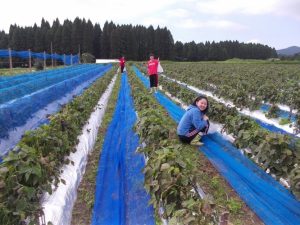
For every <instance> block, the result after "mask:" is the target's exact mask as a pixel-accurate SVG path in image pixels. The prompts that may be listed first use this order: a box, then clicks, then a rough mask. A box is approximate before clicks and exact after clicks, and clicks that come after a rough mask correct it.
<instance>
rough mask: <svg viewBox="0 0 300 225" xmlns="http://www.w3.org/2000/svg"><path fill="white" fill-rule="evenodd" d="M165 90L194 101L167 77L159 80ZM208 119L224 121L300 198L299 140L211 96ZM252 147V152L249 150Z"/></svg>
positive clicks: (255, 157) (239, 142)
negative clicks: (263, 124) (286, 181)
mask: <svg viewBox="0 0 300 225" xmlns="http://www.w3.org/2000/svg"><path fill="white" fill-rule="evenodd" d="M160 83H161V84H162V86H163V89H164V90H165V91H168V92H169V93H171V94H172V95H173V96H176V97H177V98H179V99H181V100H182V101H183V102H184V103H185V104H189V103H191V101H192V99H194V98H195V97H196V94H195V93H194V92H192V91H190V90H188V89H185V88H183V87H181V86H180V85H179V84H177V83H175V82H171V81H169V80H167V79H165V78H161V79H160ZM209 103H210V110H209V118H210V119H211V120H212V121H215V122H218V123H221V124H223V129H222V130H223V131H225V132H226V133H228V134H231V135H233V136H234V138H235V141H234V144H235V145H236V146H237V147H238V148H240V149H245V150H247V151H245V152H246V154H247V156H248V157H249V158H251V159H252V160H253V161H254V162H255V163H257V164H258V165H259V166H260V167H261V168H262V169H264V170H265V171H267V170H269V171H270V173H271V174H273V175H275V176H276V179H278V180H279V179H280V178H281V177H283V178H284V179H287V180H288V181H289V183H290V185H291V191H292V192H293V193H294V194H295V195H296V196H297V197H298V198H300V188H299V184H300V179H299V174H300V167H299V163H300V140H299V139H294V138H292V137H290V136H287V135H282V134H276V133H272V132H269V131H267V130H265V129H263V128H261V127H260V126H259V125H258V124H257V123H256V122H255V121H254V120H253V119H251V118H250V117H247V116H243V115H241V114H239V113H238V111H237V109H236V108H227V107H226V106H225V105H223V104H221V103H218V102H216V101H215V100H214V99H212V98H209ZM249 150H250V151H249Z"/></svg>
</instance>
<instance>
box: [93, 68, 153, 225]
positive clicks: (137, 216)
mask: <svg viewBox="0 0 300 225" xmlns="http://www.w3.org/2000/svg"><path fill="white" fill-rule="evenodd" d="M135 121H136V113H135V111H134V104H133V100H132V97H131V96H130V86H129V84H128V81H127V75H126V73H123V75H122V80H121V88H120V92H119V97H118V101H117V105H116V109H115V112H114V115H113V119H112V121H111V123H110V125H109V127H108V129H107V133H106V136H105V140H104V144H103V148H102V153H101V158H100V160H99V167H98V174H97V180H96V193H95V204H94V209H93V216H92V224H93V225H107V224H110V225H117V224H118V225H119V224H128V225H136V224H147V225H152V224H155V220H154V216H153V215H154V210H153V207H152V206H149V205H148V204H149V200H150V197H149V195H148V194H147V193H146V191H145V189H144V175H143V173H142V169H143V167H144V165H145V162H144V157H143V155H142V154H139V153H136V152H135V151H136V149H137V147H138V145H139V138H138V136H137V134H135V133H134V131H133V127H134V124H135Z"/></svg>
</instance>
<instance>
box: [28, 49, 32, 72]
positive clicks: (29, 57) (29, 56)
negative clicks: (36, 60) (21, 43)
mask: <svg viewBox="0 0 300 225" xmlns="http://www.w3.org/2000/svg"><path fill="white" fill-rule="evenodd" d="M28 61H29V69H30V70H31V51H30V49H28Z"/></svg>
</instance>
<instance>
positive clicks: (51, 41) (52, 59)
mask: <svg viewBox="0 0 300 225" xmlns="http://www.w3.org/2000/svg"><path fill="white" fill-rule="evenodd" d="M51 61H52V68H53V49H52V41H51Z"/></svg>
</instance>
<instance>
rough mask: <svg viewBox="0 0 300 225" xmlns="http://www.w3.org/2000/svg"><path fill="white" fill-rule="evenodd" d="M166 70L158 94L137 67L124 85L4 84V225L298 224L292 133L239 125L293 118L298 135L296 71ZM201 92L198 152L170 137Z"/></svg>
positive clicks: (79, 69) (75, 69) (167, 66)
mask: <svg viewBox="0 0 300 225" xmlns="http://www.w3.org/2000/svg"><path fill="white" fill-rule="evenodd" d="M162 66H163V68H164V74H162V75H161V76H160V78H159V83H160V90H159V91H158V92H157V93H154V94H149V90H148V88H149V80H148V78H147V76H145V74H143V72H144V73H145V67H144V66H143V65H142V64H141V63H140V62H129V63H128V65H127V66H126V72H124V73H123V74H118V73H117V72H116V71H117V67H116V66H112V65H91V64H84V65H77V66H71V67H66V68H60V69H55V70H53V71H44V72H36V73H32V74H29V75H28V74H27V75H20V76H15V77H14V78H8V79H5V78H3V79H2V80H0V88H1V89H0V91H1V92H0V113H2V114H1V115H2V117H1V118H2V119H1V118H0V122H1V132H0V138H1V142H0V147H1V153H2V154H1V157H2V160H3V161H2V162H1V163H0V206H1V208H0V223H1V224H7V225H10V224H19V223H21V222H24V221H27V222H30V223H31V224H40V225H44V224H53V225H55V224H75V225H79V224H94V225H96V224H102V225H105V224H121V223H122V224H124V223H125V224H147V225H148V224H149V225H150V224H170V225H175V224H180V225H181V224H184V225H198V224H224V225H225V224H237V225H239V224H246V225H250V224H274V223H275V222H276V223H277V222H278V221H279V222H278V223H279V224H297V223H298V222H300V211H299V209H300V203H299V201H298V199H299V198H300V188H299V184H300V179H299V175H300V168H299V164H300V155H299V151H300V141H299V137H298V136H297V135H298V134H295V133H292V132H291V133H289V132H287V131H284V132H282V130H280V129H279V128H276V126H275V125H273V124H267V123H263V122H261V121H260V120H258V119H255V118H253V117H252V114H249V115H250V116H249V115H245V114H243V112H244V111H243V110H244V109H247V110H249V111H250V112H251V111H253V110H258V111H261V112H263V113H264V114H263V115H264V116H265V114H266V116H267V117H269V118H270V117H276V118H277V119H278V120H280V119H282V118H283V111H284V110H283V109H287V108H288V109H290V110H289V111H287V112H286V114H284V115H285V116H286V117H287V118H286V117H284V118H285V119H287V120H289V121H288V125H287V126H289V125H291V126H294V127H296V128H297V123H298V121H299V119H298V114H297V113H298V112H299V109H300V107H299V102H298V100H297V95H298V94H299V77H300V75H299V72H298V70H297V65H281V64H269V63H266V64H263V63H249V64H245V63H236V62H235V63H174V62H162ZM297 82H298V83H297ZM192 87H193V88H194V87H195V88H194V89H193V88H192ZM196 88H197V90H200V91H203V92H205V93H210V95H209V96H208V97H209V103H210V110H209V114H208V116H209V118H210V121H211V129H210V132H209V133H208V135H206V136H204V137H203V138H202V139H203V140H202V141H203V143H204V145H203V146H201V147H200V148H199V147H195V146H191V145H183V144H182V143H180V142H179V140H178V137H177V134H176V127H177V123H178V122H179V120H180V118H181V117H182V115H183V113H184V109H185V107H186V105H188V104H190V102H191V101H192V100H193V99H194V98H195V97H196V96H197V95H199V93H198V92H197V91H195V90H196ZM274 89H276V90H277V91H274ZM286 89H288V90H290V91H291V92H292V93H293V95H292V94H291V93H289V92H288V91H287V90H286ZM264 90H265V91H264ZM266 90H267V91H266ZM269 91H270V93H269ZM28 97H30V98H29V99H27V98H28ZM221 98H222V101H221V100H220V99H221ZM62 99H64V101H62ZM285 99H286V100H285ZM228 102H229V103H230V104H229V103H228ZM226 103H228V104H226ZM50 105H51V107H50ZM52 108H53V109H52ZM274 108H275V109H276V110H274ZM8 112H10V113H8ZM24 112H27V113H24ZM41 112H43V114H40V113H41ZM15 116H16V117H15ZM7 121H9V122H7ZM28 121H31V122H30V124H28V123H29V122H28ZM20 127H21V128H22V129H20ZM17 131H18V132H19V134H20V135H19V139H18V140H17V141H16V140H14V138H11V137H12V136H13V137H14V135H15V133H14V132H17ZM8 140H10V144H11V147H10V148H6V147H5V146H6V145H4V144H3V143H8ZM81 180H82V181H81ZM80 181H81V182H80ZM76 196H77V197H76ZM274 196H278V197H274ZM275 205H276V207H274V206H275ZM73 206H74V207H73ZM271 208H272V210H270V209H271ZM115 215H119V216H118V217H116V216H115Z"/></svg>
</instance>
